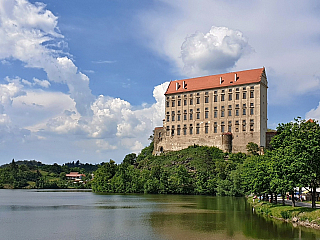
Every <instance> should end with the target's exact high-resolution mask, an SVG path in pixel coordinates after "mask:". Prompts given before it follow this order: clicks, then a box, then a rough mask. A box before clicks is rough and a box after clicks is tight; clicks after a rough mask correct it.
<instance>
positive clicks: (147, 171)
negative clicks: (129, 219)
mask: <svg viewBox="0 0 320 240" xmlns="http://www.w3.org/2000/svg"><path fill="white" fill-rule="evenodd" d="M247 150H248V154H245V153H236V154H233V153H229V154H226V153H223V152H222V151H221V150H220V149H218V148H215V147H206V146H197V145H194V146H190V147H189V148H187V149H183V150H181V151H176V152H168V153H164V154H162V155H160V156H153V155H152V151H153V142H151V144H150V145H149V146H148V147H146V148H144V149H143V150H142V151H141V153H140V154H139V155H138V156H136V154H134V153H131V154H128V155H127V156H126V157H125V158H124V160H123V162H122V163H121V164H116V163H115V162H114V161H113V160H110V161H109V162H106V163H103V164H101V166H99V168H98V169H97V171H96V172H95V177H94V180H93V181H92V189H93V191H95V192H109V193H162V194H210V195H222V196H224V195H228V196H243V195H245V194H251V193H254V194H258V195H263V194H267V195H271V198H272V200H273V199H274V200H275V201H276V199H277V198H276V197H275V198H273V196H277V195H278V194H280V195H281V196H282V198H283V199H284V197H285V195H286V194H287V193H288V192H289V193H291V194H292V196H294V195H293V192H294V190H295V188H297V187H306V188H309V189H310V191H311V192H312V206H313V207H315V200H316V188H317V187H318V186H319V183H320V126H319V124H318V122H316V121H313V120H309V121H306V120H302V119H301V118H297V119H295V120H294V121H292V122H289V123H285V124H279V125H278V127H277V135H276V136H274V137H273V138H272V140H271V148H270V149H266V150H265V154H264V155H259V150H260V149H259V146H258V145H257V144H255V143H249V144H248V145H247ZM294 204H295V202H294V198H293V205H294Z"/></svg>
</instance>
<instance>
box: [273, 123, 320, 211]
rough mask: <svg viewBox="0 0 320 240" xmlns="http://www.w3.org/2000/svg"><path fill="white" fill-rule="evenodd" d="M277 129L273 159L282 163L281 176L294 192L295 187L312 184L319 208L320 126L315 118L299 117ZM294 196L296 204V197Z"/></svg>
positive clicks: (288, 189)
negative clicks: (317, 191) (317, 195)
mask: <svg viewBox="0 0 320 240" xmlns="http://www.w3.org/2000/svg"><path fill="white" fill-rule="evenodd" d="M277 132H278V133H277V135H276V136H275V137H273V138H272V141H271V145H272V147H273V149H274V150H273V151H272V155H273V159H274V161H276V162H278V164H276V171H277V172H278V173H279V175H278V178H279V179H280V180H281V184H282V186H284V184H286V186H287V189H286V190H287V191H291V192H292V193H293V190H294V188H295V187H300V186H304V187H310V188H311V189H312V207H313V208H315V207H316V205H315V192H316V188H317V187H318V186H319V183H320V126H319V124H318V122H316V121H314V120H308V121H306V120H301V118H297V119H295V121H294V122H289V123H286V124H279V126H278V127H277ZM283 190H284V189H283ZM292 198H293V205H294V196H292Z"/></svg>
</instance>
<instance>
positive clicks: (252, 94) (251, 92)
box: [250, 90, 254, 98]
mask: <svg viewBox="0 0 320 240" xmlns="http://www.w3.org/2000/svg"><path fill="white" fill-rule="evenodd" d="M250 98H254V91H253V90H251V91H250Z"/></svg>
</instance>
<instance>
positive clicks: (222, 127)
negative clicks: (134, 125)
mask: <svg viewBox="0 0 320 240" xmlns="http://www.w3.org/2000/svg"><path fill="white" fill-rule="evenodd" d="M249 124H250V125H249V130H250V131H254V120H253V119H250V123H249ZM212 127H213V130H212V131H213V133H218V131H219V130H220V132H221V133H225V132H226V131H227V132H230V133H231V132H232V121H228V124H227V126H226V125H225V122H224V121H222V122H221V125H220V127H219V128H220V129H218V123H217V122H214V123H213V126H212ZM209 128H210V125H209V123H205V124H204V133H205V134H208V133H209V132H210V129H209ZM240 129H241V131H243V132H245V131H247V122H246V120H242V125H241V126H240V123H239V120H236V121H235V126H234V131H235V132H239V131H240ZM166 131H167V136H169V135H171V136H174V135H175V134H177V135H182V134H183V135H187V133H189V134H190V135H192V134H194V125H193V124H189V126H187V124H184V125H183V127H181V125H177V129H175V125H172V126H171V129H170V126H167V128H166ZM195 134H200V123H197V124H196V126H195Z"/></svg>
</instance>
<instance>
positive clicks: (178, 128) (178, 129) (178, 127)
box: [177, 125, 181, 135]
mask: <svg viewBox="0 0 320 240" xmlns="http://www.w3.org/2000/svg"><path fill="white" fill-rule="evenodd" d="M180 130H181V128H180V125H178V126H177V135H180Z"/></svg>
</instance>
